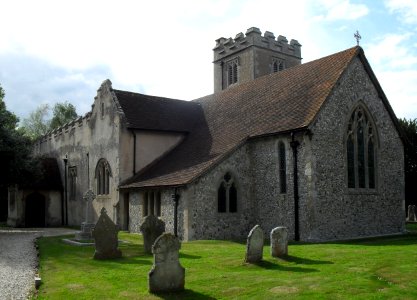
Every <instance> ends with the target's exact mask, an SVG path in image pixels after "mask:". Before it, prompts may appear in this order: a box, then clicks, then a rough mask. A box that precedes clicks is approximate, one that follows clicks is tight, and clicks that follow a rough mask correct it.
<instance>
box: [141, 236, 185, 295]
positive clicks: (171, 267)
mask: <svg viewBox="0 0 417 300" xmlns="http://www.w3.org/2000/svg"><path fill="white" fill-rule="evenodd" d="M180 248H181V243H180V241H179V240H178V238H177V237H175V236H174V235H173V234H172V233H164V234H162V235H161V236H160V237H159V238H157V239H156V241H155V244H154V245H153V246H152V253H153V255H154V264H153V266H152V269H151V271H150V272H149V274H148V279H149V291H150V292H151V293H158V292H173V291H181V290H184V284H185V269H184V268H183V267H182V266H181V265H180V262H179V250H180Z"/></svg>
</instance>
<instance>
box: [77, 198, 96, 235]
mask: <svg viewBox="0 0 417 300" xmlns="http://www.w3.org/2000/svg"><path fill="white" fill-rule="evenodd" d="M95 198H96V195H95V194H94V192H93V191H92V190H88V191H87V192H86V193H85V194H84V197H83V199H84V201H85V202H86V208H85V221H84V222H82V223H81V231H80V232H77V233H76V234H75V239H76V240H91V239H92V238H93V236H92V235H91V232H92V231H93V229H94V226H95V224H94V223H93V217H92V213H93V208H92V202H93V200H94V199H95Z"/></svg>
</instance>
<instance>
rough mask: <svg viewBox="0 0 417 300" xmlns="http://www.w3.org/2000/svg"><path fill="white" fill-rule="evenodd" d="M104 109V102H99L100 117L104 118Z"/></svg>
mask: <svg viewBox="0 0 417 300" xmlns="http://www.w3.org/2000/svg"><path fill="white" fill-rule="evenodd" d="M104 115H105V109H104V102H101V103H100V117H101V118H102V119H104Z"/></svg>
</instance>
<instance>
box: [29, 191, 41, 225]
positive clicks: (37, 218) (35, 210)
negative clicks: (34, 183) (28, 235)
mask: <svg viewBox="0 0 417 300" xmlns="http://www.w3.org/2000/svg"><path fill="white" fill-rule="evenodd" d="M25 227H45V197H44V196H42V195H41V194H39V193H37V192H35V193H32V194H30V195H28V196H27V197H26V208H25Z"/></svg>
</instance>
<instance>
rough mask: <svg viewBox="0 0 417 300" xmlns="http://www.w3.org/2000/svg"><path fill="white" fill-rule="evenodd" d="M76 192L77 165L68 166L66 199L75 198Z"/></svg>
mask: <svg viewBox="0 0 417 300" xmlns="http://www.w3.org/2000/svg"><path fill="white" fill-rule="evenodd" d="M76 193H77V167H76V166H71V167H68V194H69V195H68V199H69V200H72V201H74V200H76Z"/></svg>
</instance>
